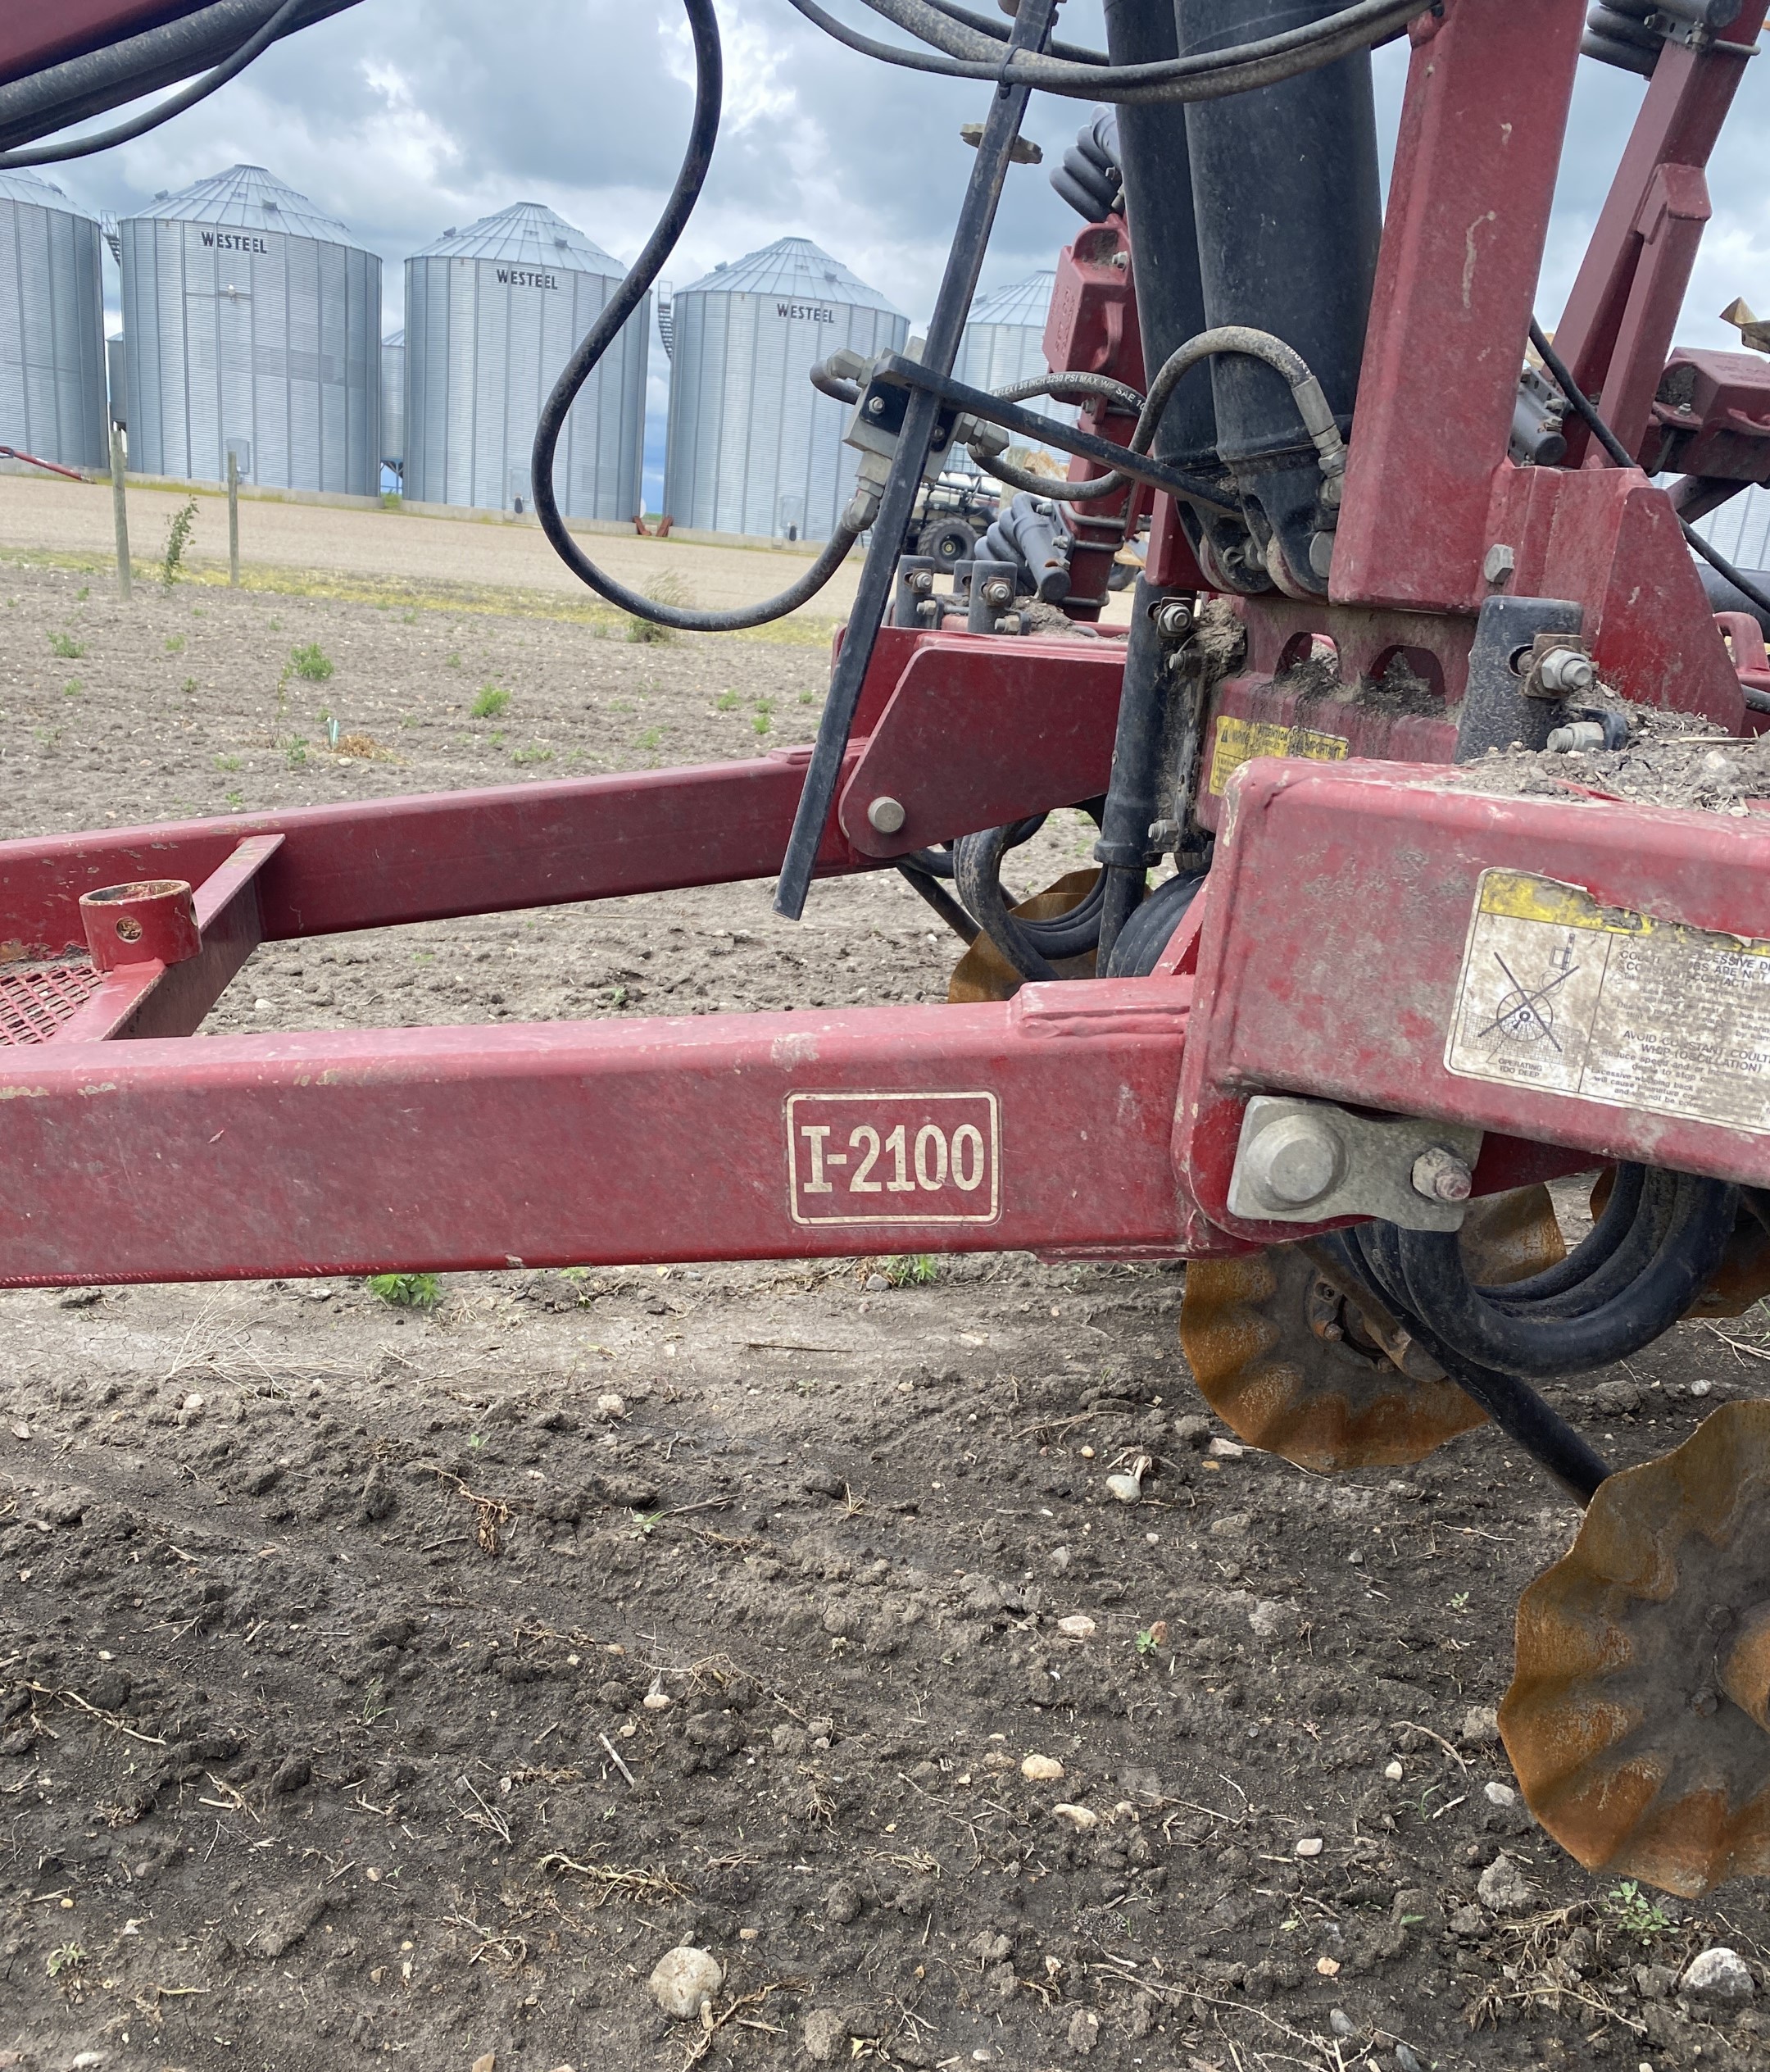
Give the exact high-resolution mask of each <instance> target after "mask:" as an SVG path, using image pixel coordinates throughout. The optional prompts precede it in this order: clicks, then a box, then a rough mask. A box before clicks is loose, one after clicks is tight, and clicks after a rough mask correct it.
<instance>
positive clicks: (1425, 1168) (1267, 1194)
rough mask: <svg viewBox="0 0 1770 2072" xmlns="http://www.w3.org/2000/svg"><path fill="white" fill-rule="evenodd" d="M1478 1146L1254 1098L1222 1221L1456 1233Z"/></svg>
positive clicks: (1397, 1121) (1333, 1109)
mask: <svg viewBox="0 0 1770 2072" xmlns="http://www.w3.org/2000/svg"><path fill="white" fill-rule="evenodd" d="M1481 1143H1482V1133H1481V1131H1480V1130H1479V1129H1472V1128H1470V1127H1469V1126H1468V1125H1466V1124H1463V1123H1454V1122H1421V1121H1418V1120H1416V1119H1415V1118H1414V1117H1413V1116H1382V1117H1374V1116H1359V1115H1354V1114H1353V1113H1352V1112H1351V1111H1350V1109H1347V1108H1341V1107H1337V1106H1335V1105H1334V1103H1333V1102H1331V1101H1303V1100H1298V1099H1296V1098H1294V1097H1291V1096H1290V1095H1288V1094H1276V1093H1256V1094H1255V1096H1254V1097H1253V1099H1252V1100H1250V1102H1248V1104H1247V1112H1246V1114H1245V1115H1244V1116H1243V1117H1242V1120H1241V1141H1240V1143H1238V1144H1237V1147H1236V1162H1235V1172H1234V1175H1233V1176H1232V1178H1231V1179H1230V1182H1229V1212H1230V1214H1231V1215H1236V1216H1240V1217H1242V1218H1244V1219H1245V1220H1246V1221H1248V1222H1250V1223H1314V1224H1321V1223H1331V1222H1332V1221H1334V1220H1337V1218H1339V1217H1341V1216H1375V1217H1378V1218H1380V1219H1381V1220H1382V1221H1383V1222H1385V1223H1394V1224H1398V1225H1400V1227H1401V1229H1404V1230H1458V1229H1461V1228H1462V1225H1463V1218H1464V1215H1465V1214H1466V1213H1467V1211H1468V1197H1469V1194H1470V1192H1471V1184H1472V1175H1473V1172H1474V1170H1475V1161H1476V1160H1477V1158H1478V1157H1479V1156H1480V1155H1481Z"/></svg>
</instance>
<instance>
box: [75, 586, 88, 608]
mask: <svg viewBox="0 0 1770 2072" xmlns="http://www.w3.org/2000/svg"><path fill="white" fill-rule="evenodd" d="M91 595H92V585H91V584H90V583H82V584H81V585H80V586H79V588H78V589H77V590H76V591H75V593H74V602H75V603H76V604H84V602H86V600H87V598H89V597H90V596H91Z"/></svg>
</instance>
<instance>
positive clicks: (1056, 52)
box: [928, 0, 1112, 65]
mask: <svg viewBox="0 0 1770 2072" xmlns="http://www.w3.org/2000/svg"><path fill="white" fill-rule="evenodd" d="M928 5H929V6H930V7H932V8H933V9H934V11H935V12H936V13H937V14H943V15H945V16H946V19H947V20H949V21H956V22H958V23H960V25H962V26H963V27H964V28H966V29H974V30H976V31H977V32H978V34H979V35H980V36H987V37H989V38H990V39H992V41H993V42H995V43H1006V42H1007V40H1008V25H1007V24H1006V23H1005V22H1003V21H992V20H990V19H989V17H988V16H987V15H974V14H973V13H972V11H971V10H970V9H969V7H960V6H958V5H957V4H956V0H928ZM1048 48H1049V49H1050V51H1051V55H1052V56H1053V57H1063V58H1067V59H1068V60H1069V62H1070V63H1071V64H1072V65H1110V64H1111V62H1112V60H1111V59H1110V57H1108V56H1107V55H1106V53H1105V51H1103V50H1090V49H1089V48H1087V45H1086V44H1085V43H1059V42H1058V40H1057V39H1056V38H1055V36H1054V37H1053V38H1052V39H1051V43H1050V44H1049V46H1048Z"/></svg>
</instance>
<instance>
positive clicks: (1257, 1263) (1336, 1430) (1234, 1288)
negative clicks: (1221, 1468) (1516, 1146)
mask: <svg viewBox="0 0 1770 2072" xmlns="http://www.w3.org/2000/svg"><path fill="white" fill-rule="evenodd" d="M1463 1255H1464V1259H1465V1260H1466V1261H1467V1262H1468V1270H1469V1273H1470V1275H1471V1276H1472V1277H1473V1279H1476V1280H1477V1281H1479V1282H1481V1283H1482V1284H1484V1285H1486V1286H1488V1287H1495V1286H1499V1285H1500V1284H1504V1283H1505V1282H1507V1281H1514V1280H1522V1279H1524V1278H1526V1276H1527V1275H1531V1274H1534V1273H1540V1272H1541V1271H1542V1270H1544V1269H1545V1267H1549V1266H1552V1265H1554V1264H1555V1262H1556V1261H1558V1260H1559V1259H1560V1258H1562V1257H1563V1256H1564V1247H1563V1244H1562V1241H1561V1233H1560V1230H1559V1227H1558V1225H1556V1222H1555V1220H1554V1206H1553V1205H1552V1204H1551V1202H1550V1199H1549V1190H1548V1189H1547V1188H1544V1187H1524V1188H1515V1189H1514V1191H1513V1192H1511V1193H1507V1194H1496V1195H1490V1196H1487V1197H1485V1198H1484V1199H1482V1201H1480V1202H1477V1203H1476V1204H1475V1205H1474V1206H1473V1207H1472V1208H1471V1210H1470V1211H1469V1214H1468V1218H1467V1220H1466V1221H1465V1222H1464V1227H1463ZM1180 1345H1181V1349H1182V1352H1184V1353H1185V1355H1186V1357H1187V1365H1189V1366H1190V1367H1191V1370H1192V1373H1193V1377H1194V1379H1196V1381H1197V1383H1198V1385H1199V1388H1200V1392H1201V1393H1202V1394H1203V1395H1204V1397H1205V1401H1206V1402H1208V1403H1209V1405H1210V1406H1211V1408H1212V1409H1213V1410H1214V1411H1216V1413H1217V1415H1219V1417H1220V1418H1222V1419H1223V1422H1224V1423H1225V1424H1226V1425H1228V1427H1229V1429H1231V1430H1232V1432H1235V1433H1236V1434H1238V1435H1239V1436H1240V1437H1241V1438H1244V1439H1246V1441H1247V1443H1249V1445H1250V1446H1258V1447H1264V1450H1265V1451H1266V1452H1268V1453H1277V1454H1280V1455H1282V1456H1283V1458H1284V1459H1286V1460H1287V1461H1295V1462H1296V1465H1298V1466H1299V1467H1300V1468H1309V1469H1312V1470H1314V1472H1315V1473H1316V1474H1333V1473H1336V1472H1337V1471H1339V1470H1342V1469H1346V1468H1372V1467H1400V1466H1402V1465H1405V1464H1406V1463H1407V1462H1409V1461H1421V1460H1423V1459H1424V1458H1425V1457H1426V1456H1427V1454H1428V1453H1430V1452H1433V1451H1434V1449H1435V1448H1436V1447H1441V1446H1442V1445H1443V1444H1444V1443H1445V1440H1446V1439H1452V1438H1455V1437H1456V1436H1457V1434H1459V1432H1467V1431H1470V1430H1473V1428H1474V1427H1475V1426H1476V1425H1480V1424H1483V1423H1485V1422H1486V1415H1487V1413H1486V1411H1484V1410H1482V1408H1481V1407H1480V1406H1479V1405H1478V1404H1477V1403H1476V1402H1474V1401H1473V1399H1472V1398H1471V1397H1468V1396H1465V1395H1464V1393H1463V1391H1462V1390H1461V1389H1460V1388H1458V1387H1457V1386H1456V1384H1455V1383H1454V1382H1451V1381H1448V1380H1446V1379H1445V1376H1444V1375H1443V1372H1442V1371H1441V1369H1439V1368H1438V1367H1437V1366H1436V1364H1434V1363H1433V1362H1432V1361H1430V1360H1428V1359H1427V1357H1426V1356H1425V1355H1424V1354H1423V1352H1421V1351H1420V1349H1419V1347H1417V1346H1410V1345H1409V1343H1408V1342H1407V1340H1406V1338H1405V1335H1404V1334H1396V1333H1394V1332H1393V1331H1391V1329H1388V1328H1387V1327H1386V1325H1385V1324H1384V1323H1383V1322H1382V1321H1379V1320H1375V1319H1373V1318H1372V1317H1370V1316H1368V1315H1366V1314H1365V1313H1364V1311H1362V1310H1361V1309H1360V1308H1359V1306H1358V1304H1357V1302H1355V1300H1354V1299H1353V1298H1352V1297H1350V1296H1346V1295H1344V1294H1342V1293H1341V1290H1340V1289H1339V1288H1337V1287H1336V1286H1335V1285H1334V1284H1333V1283H1332V1281H1331V1280H1329V1279H1326V1278H1325V1277H1324V1276H1323V1274H1322V1273H1321V1272H1320V1271H1319V1270H1318V1268H1317V1266H1316V1265H1314V1262H1313V1261H1311V1259H1310V1258H1309V1255H1308V1253H1307V1252H1305V1249H1304V1248H1303V1247H1301V1246H1300V1245H1294V1244H1287V1245H1268V1247H1267V1248H1266V1249H1265V1251H1264V1252H1255V1253H1251V1254H1250V1255H1248V1256H1245V1257H1243V1258H1240V1259H1195V1260H1194V1261H1191V1264H1190V1265H1188V1266H1187V1275H1186V1294H1185V1298H1184V1300H1183V1301H1182V1304H1181V1308H1180ZM1404 1362H1405V1366H1404V1365H1403V1363H1404Z"/></svg>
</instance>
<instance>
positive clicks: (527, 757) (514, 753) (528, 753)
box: [510, 743, 553, 763]
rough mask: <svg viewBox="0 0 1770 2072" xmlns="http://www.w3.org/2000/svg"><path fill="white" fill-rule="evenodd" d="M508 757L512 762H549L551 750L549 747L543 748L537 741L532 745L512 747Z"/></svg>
mask: <svg viewBox="0 0 1770 2072" xmlns="http://www.w3.org/2000/svg"><path fill="white" fill-rule="evenodd" d="M510 759H511V761H512V762H514V763H531V762H551V761H552V760H553V751H552V750H551V748H543V747H541V746H540V745H539V744H538V743H537V744H536V745H535V746H534V747H529V748H512V749H511V758H510Z"/></svg>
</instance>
